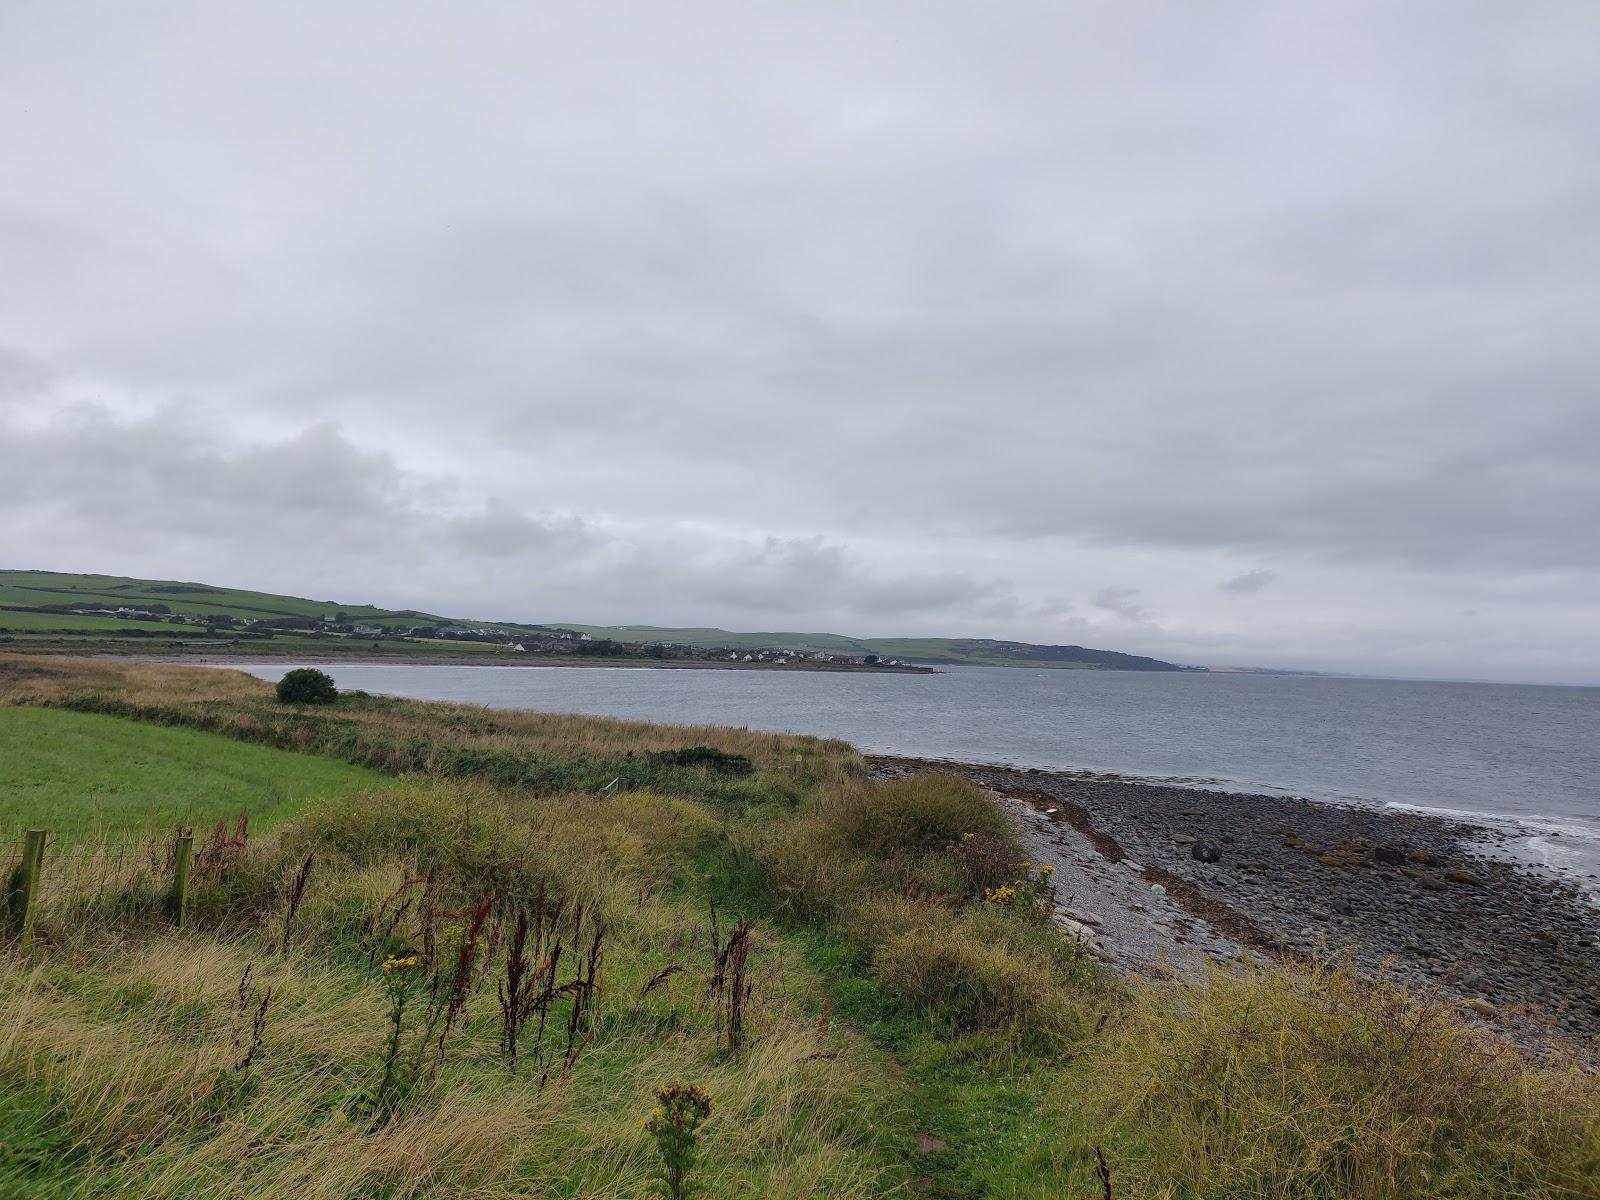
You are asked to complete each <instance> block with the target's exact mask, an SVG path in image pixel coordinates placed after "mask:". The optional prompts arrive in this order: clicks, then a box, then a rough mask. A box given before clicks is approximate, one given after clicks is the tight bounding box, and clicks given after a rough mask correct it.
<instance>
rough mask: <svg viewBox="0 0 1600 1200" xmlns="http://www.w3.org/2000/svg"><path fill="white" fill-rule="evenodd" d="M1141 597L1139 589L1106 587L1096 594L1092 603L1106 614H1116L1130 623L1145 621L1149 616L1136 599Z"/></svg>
mask: <svg viewBox="0 0 1600 1200" xmlns="http://www.w3.org/2000/svg"><path fill="white" fill-rule="evenodd" d="M1138 595H1139V589H1138V588H1132V587H1105V588H1101V589H1100V590H1099V591H1098V592H1096V593H1095V594H1094V600H1093V601H1092V603H1093V604H1094V606H1095V607H1096V608H1100V609H1104V610H1105V611H1106V612H1109V613H1115V614H1116V615H1117V616H1119V617H1125V618H1126V619H1128V620H1129V621H1143V620H1144V619H1145V618H1146V617H1147V616H1148V614H1147V613H1146V612H1145V610H1144V608H1143V606H1141V605H1140V604H1139V603H1138V602H1137V601H1136V599H1135V597H1137V596H1138Z"/></svg>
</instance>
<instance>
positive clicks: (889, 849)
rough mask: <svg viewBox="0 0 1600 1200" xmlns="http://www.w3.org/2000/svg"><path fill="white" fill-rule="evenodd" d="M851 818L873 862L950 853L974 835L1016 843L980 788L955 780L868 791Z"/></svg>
mask: <svg viewBox="0 0 1600 1200" xmlns="http://www.w3.org/2000/svg"><path fill="white" fill-rule="evenodd" d="M845 815H846V818H847V820H848V821H849V823H850V824H851V825H852V826H853V828H852V830H851V832H852V834H853V837H852V839H851V840H852V841H853V842H854V844H855V845H856V847H857V848H858V850H860V851H861V852H864V853H866V854H868V855H871V856H872V857H873V858H890V857H892V856H894V855H897V854H907V853H911V854H929V853H935V852H938V851H942V850H948V849H950V848H951V847H952V846H955V845H957V844H958V843H959V842H961V840H962V835H963V834H968V833H970V834H973V835H974V836H975V837H979V836H981V837H984V838H986V839H992V840H993V841H995V842H999V843H1003V844H1005V845H1008V846H1012V845H1014V843H1015V838H1014V836H1013V835H1012V833H1011V829H1010V826H1009V825H1008V823H1007V821H1006V818H1005V814H1004V813H1002V812H1001V811H1000V810H999V808H997V807H996V806H995V804H994V802H993V801H991V800H990V799H989V798H988V797H987V796H985V795H984V794H983V793H982V792H981V791H979V790H978V788H976V787H975V786H973V785H972V784H971V783H968V782H967V781H966V780H965V779H957V778H956V777H955V776H953V775H915V776H913V777H911V778H910V779H896V780H893V781H891V782H889V783H882V784H879V785H878V786H876V787H873V788H869V789H867V790H866V791H865V792H864V793H863V794H862V796H861V799H860V801H859V802H858V803H857V804H855V805H853V806H851V808H850V810H849V811H848V812H847V813H846V814H845ZM1013 858H1015V854H1014V853H1013Z"/></svg>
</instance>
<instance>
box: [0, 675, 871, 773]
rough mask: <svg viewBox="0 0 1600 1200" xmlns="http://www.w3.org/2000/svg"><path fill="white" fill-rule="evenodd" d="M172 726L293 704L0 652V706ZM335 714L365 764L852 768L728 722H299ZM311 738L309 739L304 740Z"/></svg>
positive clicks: (381, 717) (265, 727)
mask: <svg viewBox="0 0 1600 1200" xmlns="http://www.w3.org/2000/svg"><path fill="white" fill-rule="evenodd" d="M97 703H98V704H99V705H101V706H102V708H101V711H109V712H113V713H115V714H116V715H128V716H134V717H138V718H141V719H147V720H156V721H161V722H163V723H169V724H177V725H192V726H194V727H196V728H204V729H211V730H213V731H215V732H219V733H227V734H230V735H231V736H235V737H241V738H243V739H244V740H248V741H265V742H268V743H269V744H285V743H288V745H287V746H286V748H301V747H298V746H295V745H293V744H292V743H293V742H294V741H295V739H296V734H297V732H301V733H304V732H306V731H302V730H299V728H298V727H299V726H301V725H304V724H307V722H306V721H304V720H302V719H301V718H303V717H304V714H302V713H300V712H299V711H298V710H296V709H294V708H293V707H292V706H284V705H280V704H277V703H276V701H275V699H274V697H273V694H272V685H271V684H269V683H267V682H265V681H263V680H260V679H257V678H255V677H254V676H252V675H247V674H245V673H244V672H242V671H228V670H218V669H214V668H207V667H186V666H176V665H171V664H166V663H141V662H131V661H125V660H110V659H74V658H40V657H38V656H29V655H18V654H10V655H0V704H40V705H73V706H81V707H84V708H90V709H93V708H94V707H95V706H96V704H97ZM310 723H311V724H315V725H318V726H322V727H326V726H328V725H330V724H334V723H338V724H340V725H342V726H345V729H344V732H345V733H346V735H347V736H349V735H360V734H364V735H366V736H367V737H368V738H369V739H370V740H371V742H372V743H373V747H374V748H373V754H374V755H375V756H377V757H378V758H380V759H382V758H383V755H382V754H381V753H380V751H379V750H378V749H377V748H376V747H378V746H380V745H381V746H387V747H389V748H390V751H391V753H390V755H389V756H388V759H387V761H375V762H371V763H368V764H367V765H371V766H379V767H388V768H390V769H402V768H403V769H416V768H417V767H419V766H420V767H422V768H423V769H426V768H427V767H428V764H427V763H421V764H418V763H415V762H412V761H410V760H409V759H404V760H403V761H402V759H403V754H402V750H401V748H402V747H404V746H406V745H407V744H414V743H416V742H418V741H419V740H422V741H430V742H436V743H438V744H440V745H441V746H449V747H452V748H455V749H464V750H476V751H501V752H516V753H532V754H544V755H554V756H558V757H563V758H588V759H597V760H611V759H616V758H620V757H625V756H627V755H630V754H631V755H644V754H650V753H657V752H663V751H671V750H681V749H684V748H686V747H689V746H700V745H704V746H711V747H714V748H715V749H717V750H721V751H723V752H724V753H726V754H738V755H743V756H745V757H746V758H748V759H750V760H751V762H753V763H755V764H756V765H757V766H758V767H763V768H767V769H782V770H784V771H785V772H788V773H791V774H803V775H805V776H806V777H807V778H808V779H812V778H820V777H821V776H823V775H831V774H836V773H837V774H852V773H857V772H858V771H859V763H860V760H859V757H858V756H857V754H856V752H855V751H854V750H853V749H852V748H851V747H849V746H848V745H846V744H845V743H843V742H839V741H834V740H830V739H825V738H814V737H800V736H795V735H789V734H770V733H759V732H751V731H748V730H741V729H730V728H725V727H722V726H712V725H668V724H647V723H645V722H641V721H620V720H611V719H608V718H604V717H580V716H571V715H565V714H558V713H537V712H513V711H508V710H501V709H487V708H482V707H479V706H475V705H465V704H432V703H421V702H417V701H404V702H389V701H384V700H382V699H378V698H373V699H371V700H369V701H366V702H364V703H361V704H349V703H345V704H341V705H339V706H337V708H336V709H334V710H333V711H332V712H328V713H321V714H317V716H316V717H315V718H314V719H313V720H312V721H311V722H310ZM305 748H310V747H305Z"/></svg>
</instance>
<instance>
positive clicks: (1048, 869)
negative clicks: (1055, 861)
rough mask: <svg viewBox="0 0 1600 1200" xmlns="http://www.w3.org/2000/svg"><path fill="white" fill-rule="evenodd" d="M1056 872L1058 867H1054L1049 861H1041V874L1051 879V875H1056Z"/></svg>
mask: <svg viewBox="0 0 1600 1200" xmlns="http://www.w3.org/2000/svg"><path fill="white" fill-rule="evenodd" d="M1055 873H1056V869H1055V868H1054V867H1052V866H1051V865H1050V864H1049V863H1040V864H1039V874H1041V875H1043V876H1044V877H1045V878H1046V879H1049V878H1050V876H1052V875H1054V874H1055Z"/></svg>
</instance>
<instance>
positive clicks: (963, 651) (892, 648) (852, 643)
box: [560, 623, 1176, 671]
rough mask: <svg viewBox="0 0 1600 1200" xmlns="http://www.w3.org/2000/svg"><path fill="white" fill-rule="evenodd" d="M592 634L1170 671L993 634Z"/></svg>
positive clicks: (651, 629)
mask: <svg viewBox="0 0 1600 1200" xmlns="http://www.w3.org/2000/svg"><path fill="white" fill-rule="evenodd" d="M560 628H562V629H575V630H577V631H578V632H579V633H587V634H588V635H589V636H590V637H596V638H602V637H606V638H615V639H617V640H619V641H634V642H651V641H657V642H678V643H681V644H683V645H687V646H704V647H707V648H709V649H713V650H734V649H752V648H755V647H760V648H762V649H769V650H794V651H799V652H807V651H822V652H825V653H829V654H850V655H866V654H877V655H880V656H882V657H884V658H899V659H907V660H910V661H912V662H918V663H935V664H941V665H947V666H958V665H961V664H967V665H971V666H988V667H1055V668H1065V669H1069V670H1070V669H1078V670H1133V671H1152V670H1157V671H1170V670H1174V669H1176V668H1174V667H1173V665H1172V664H1171V663H1165V662H1161V661H1160V660H1159V659H1153V658H1145V657H1142V656H1140V655H1136V654H1122V653H1120V652H1118V651H1115V650H1092V649H1088V648H1086V647H1083V646H1036V645H1033V644H1032V643H1029V642H1009V641H996V640H994V639H992V638H902V637H887V638H855V637H846V636H845V635H843V634H838V633H776V632H759V633H735V632H732V631H730V630H727V629H705V628H693V629H675V628H671V627H669V626H664V625H573V624H570V623H562V624H560Z"/></svg>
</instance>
